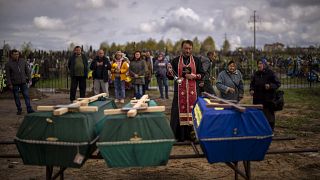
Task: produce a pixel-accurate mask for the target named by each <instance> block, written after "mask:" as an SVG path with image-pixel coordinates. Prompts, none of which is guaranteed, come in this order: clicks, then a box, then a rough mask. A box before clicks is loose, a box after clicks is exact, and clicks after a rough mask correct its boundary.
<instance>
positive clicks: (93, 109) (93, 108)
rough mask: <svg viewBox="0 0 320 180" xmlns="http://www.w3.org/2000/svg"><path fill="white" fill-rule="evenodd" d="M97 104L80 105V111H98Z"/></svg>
mask: <svg viewBox="0 0 320 180" xmlns="http://www.w3.org/2000/svg"><path fill="white" fill-rule="evenodd" d="M98 109H99V108H98V106H80V108H79V111H80V112H98Z"/></svg>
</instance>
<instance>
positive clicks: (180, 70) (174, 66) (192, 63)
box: [167, 40, 205, 141]
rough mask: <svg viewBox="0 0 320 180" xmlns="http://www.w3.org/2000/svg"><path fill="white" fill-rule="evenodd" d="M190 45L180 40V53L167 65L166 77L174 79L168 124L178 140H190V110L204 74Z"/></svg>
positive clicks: (191, 44) (191, 127) (188, 42)
mask: <svg viewBox="0 0 320 180" xmlns="http://www.w3.org/2000/svg"><path fill="white" fill-rule="evenodd" d="M192 47H193V43H192V41H190V40H185V41H182V43H181V49H182V54H181V55H180V56H178V57H176V58H174V59H173V60H172V61H171V62H170V64H168V65H167V70H168V73H167V76H168V78H169V79H170V80H173V79H175V82H174V95H173V100H172V109H171V120H170V125H171V128H172V130H173V132H174V134H175V137H176V139H177V140H178V141H185V140H192V139H191V138H192V137H191V132H192V130H193V123H192V115H191V112H192V108H193V105H194V103H195V101H196V99H197V96H199V95H200V94H199V88H198V87H199V86H198V85H199V83H200V82H201V81H202V78H203V77H204V74H205V72H204V71H203V69H202V64H201V61H200V60H199V59H198V58H197V57H193V56H192Z"/></svg>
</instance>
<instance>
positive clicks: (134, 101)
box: [130, 99, 150, 104]
mask: <svg viewBox="0 0 320 180" xmlns="http://www.w3.org/2000/svg"><path fill="white" fill-rule="evenodd" d="M138 101H139V100H138V99H133V100H130V103H131V104H136V103H137V102H138ZM149 101H150V99H146V100H145V101H144V102H149Z"/></svg>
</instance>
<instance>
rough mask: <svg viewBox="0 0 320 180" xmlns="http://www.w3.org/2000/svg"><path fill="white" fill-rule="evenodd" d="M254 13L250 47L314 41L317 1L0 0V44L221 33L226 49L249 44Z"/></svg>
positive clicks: (318, 32)
mask: <svg viewBox="0 0 320 180" xmlns="http://www.w3.org/2000/svg"><path fill="white" fill-rule="evenodd" d="M254 10H256V12H257V15H258V17H259V19H258V20H259V22H258V23H257V35H256V38H257V46H258V47H261V46H263V45H264V44H266V43H274V42H281V43H283V44H285V45H289V46H309V45H319V43H320V13H319V12H320V0H223V1H222V0H121V1H120V0H0V41H1V44H0V47H2V44H3V41H4V40H5V41H6V43H9V44H10V46H11V47H14V48H18V49H20V47H21V44H23V42H29V41H30V42H31V43H32V45H33V48H36V49H45V50H50V49H52V50H62V49H67V47H68V46H69V44H70V43H71V42H74V43H75V44H83V45H84V46H85V47H86V46H89V45H92V46H93V48H94V49H97V48H98V47H99V45H100V43H101V42H103V41H107V42H108V43H109V44H111V43H112V42H116V43H121V44H124V43H126V42H128V41H129V42H131V41H141V40H147V39H148V38H153V39H156V40H160V39H164V40H166V39H167V38H170V39H171V40H173V41H174V42H175V41H177V40H179V39H181V38H183V39H193V38H194V37H195V36H197V37H198V38H199V40H200V41H203V40H204V38H205V37H207V36H212V37H213V38H214V40H215V42H216V47H217V48H218V49H220V48H221V46H222V43H223V40H224V38H225V33H226V35H227V39H228V40H229V41H230V43H231V45H232V48H233V49H234V48H236V47H239V46H243V47H246V46H253V23H250V21H253V11H254Z"/></svg>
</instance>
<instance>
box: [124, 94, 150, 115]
mask: <svg viewBox="0 0 320 180" xmlns="http://www.w3.org/2000/svg"><path fill="white" fill-rule="evenodd" d="M146 99H148V95H147V94H145V95H143V96H142V97H141V98H140V99H139V100H138V102H137V103H136V104H135V105H134V106H133V109H131V110H129V111H128V112H127V116H128V117H135V116H136V115H137V113H138V112H137V108H139V107H141V104H142V103H144V102H145V100H146Z"/></svg>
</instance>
